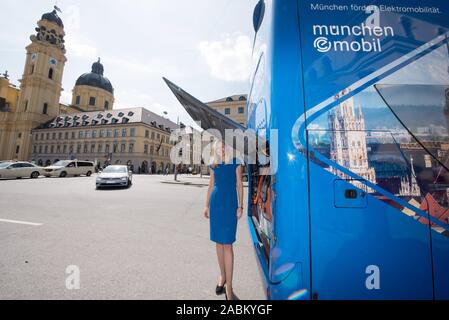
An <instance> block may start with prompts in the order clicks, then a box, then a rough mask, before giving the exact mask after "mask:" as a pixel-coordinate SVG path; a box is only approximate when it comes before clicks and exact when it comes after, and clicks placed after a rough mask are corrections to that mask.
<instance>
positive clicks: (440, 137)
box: [166, 0, 449, 300]
mask: <svg viewBox="0 0 449 320" xmlns="http://www.w3.org/2000/svg"><path fill="white" fill-rule="evenodd" d="M253 22H254V28H255V32H256V33H255V38H254V49H253V61H254V69H253V73H252V76H251V89H250V92H249V96H248V105H247V106H248V128H250V129H252V130H254V131H255V132H256V133H257V134H258V136H261V137H263V138H264V139H266V141H267V143H268V145H269V146H272V145H273V146H274V145H276V157H275V158H276V159H275V160H274V161H276V164H275V165H274V167H275V170H273V163H264V164H261V163H259V162H256V164H250V165H248V177H249V183H248V188H249V189H248V223H249V228H250V232H251V235H252V240H253V244H254V250H255V253H256V257H257V260H258V265H259V267H260V273H261V276H262V280H263V283H264V288H265V289H266V295H267V298H269V299H292V300H297V299H425V300H427V299H429V300H431V299H435V300H441V299H449V134H448V130H449V3H448V2H445V1H438V0H427V1H418V0H408V1H400V2H399V1H395V0H382V1H377V0H371V1H367V0H352V1H347V0H339V1H329V0H320V1H309V0H272V1H269V0H265V1H264V0H261V1H259V3H258V4H257V6H256V8H255V10H254V16H253ZM166 81H167V83H168V85H169V86H170V88H171V89H172V91H173V92H174V93H175V95H176V96H177V97H178V99H179V101H180V102H181V104H183V105H184V107H185V108H186V110H187V111H188V112H189V113H190V114H191V115H192V117H193V118H194V119H195V120H199V121H202V126H203V128H204V129H209V128H212V127H215V128H217V127H218V128H219V129H220V130H223V129H224V128H240V129H241V126H239V125H237V124H235V123H232V121H230V120H229V119H226V118H225V117H223V116H222V115H220V114H218V113H216V112H214V111H213V110H211V109H210V108H208V107H207V106H206V105H204V104H202V103H201V102H200V101H199V100H197V99H195V98H194V97H192V96H191V95H189V94H188V93H186V92H184V91H183V90H182V89H181V88H179V87H177V86H176V85H174V84H173V83H171V82H169V81H168V80H166ZM273 129H275V130H276V136H272V134H271V132H273ZM275 140H276V141H275ZM266 151H267V152H270V148H268V149H267V150H266Z"/></svg>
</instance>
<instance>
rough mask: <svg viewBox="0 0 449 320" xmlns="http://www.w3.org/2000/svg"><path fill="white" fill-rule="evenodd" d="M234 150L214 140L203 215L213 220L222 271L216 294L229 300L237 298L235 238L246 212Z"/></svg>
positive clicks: (239, 166)
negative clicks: (233, 280)
mask: <svg viewBox="0 0 449 320" xmlns="http://www.w3.org/2000/svg"><path fill="white" fill-rule="evenodd" d="M232 153H233V151H229V150H228V148H227V147H226V145H225V144H224V143H222V142H221V141H218V142H216V143H215V146H214V157H213V161H212V165H211V166H210V168H211V170H210V171H211V174H210V181H209V189H208V192H207V199H206V207H205V209H204V216H205V217H206V218H208V219H209V221H210V240H211V241H213V242H215V243H216V249H217V258H218V265H219V267H220V273H221V274H220V278H219V280H218V285H217V287H216V289H215V292H216V294H217V295H220V294H223V293H225V294H226V299H228V300H234V292H233V290H232V277H233V272H234V250H233V246H232V245H233V243H234V242H235V239H236V231H237V220H238V219H240V218H241V217H242V214H243V183H242V167H241V165H240V164H239V163H238V162H237V160H236V159H231V158H230V156H229V155H232Z"/></svg>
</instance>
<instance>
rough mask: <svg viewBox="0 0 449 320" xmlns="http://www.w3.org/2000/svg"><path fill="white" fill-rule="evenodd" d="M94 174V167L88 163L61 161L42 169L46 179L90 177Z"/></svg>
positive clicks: (91, 163)
mask: <svg viewBox="0 0 449 320" xmlns="http://www.w3.org/2000/svg"><path fill="white" fill-rule="evenodd" d="M94 172H95V166H94V163H93V162H90V161H79V160H61V161H58V162H56V163H55V164H53V165H51V166H48V167H45V168H44V176H46V177H61V178H64V177H68V176H74V177H76V176H81V175H85V176H87V177H90V176H91V175H92V173H94Z"/></svg>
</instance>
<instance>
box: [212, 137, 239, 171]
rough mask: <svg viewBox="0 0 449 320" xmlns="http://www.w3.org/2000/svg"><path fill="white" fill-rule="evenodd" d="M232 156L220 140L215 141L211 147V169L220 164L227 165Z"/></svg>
mask: <svg viewBox="0 0 449 320" xmlns="http://www.w3.org/2000/svg"><path fill="white" fill-rule="evenodd" d="M223 145H224V153H225V154H224V156H225V158H224V159H223V155H222V151H223ZM232 154H233V150H232V149H231V148H229V147H228V146H227V145H226V144H225V143H224V142H223V141H222V140H216V141H215V142H214V144H213V145H212V157H211V158H210V164H211V166H212V168H215V167H216V166H217V165H219V164H222V163H229V162H230V160H231V156H232Z"/></svg>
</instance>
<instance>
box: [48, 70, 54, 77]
mask: <svg viewBox="0 0 449 320" xmlns="http://www.w3.org/2000/svg"><path fill="white" fill-rule="evenodd" d="M48 79H53V68H50V69H49V70H48Z"/></svg>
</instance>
